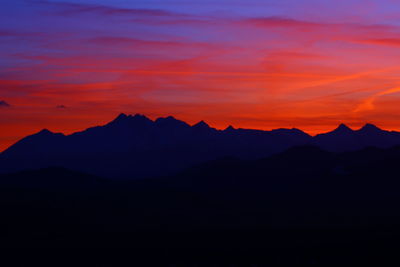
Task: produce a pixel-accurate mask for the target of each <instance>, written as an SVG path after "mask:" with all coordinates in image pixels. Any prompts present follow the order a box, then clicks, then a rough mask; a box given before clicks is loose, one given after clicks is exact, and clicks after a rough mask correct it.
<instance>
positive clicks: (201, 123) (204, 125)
mask: <svg viewBox="0 0 400 267" xmlns="http://www.w3.org/2000/svg"><path fill="white" fill-rule="evenodd" d="M193 127H194V128H200V129H209V128H210V126H209V125H208V124H207V123H206V122H205V121H203V120H201V121H199V122H198V123H196V124H195V125H193Z"/></svg>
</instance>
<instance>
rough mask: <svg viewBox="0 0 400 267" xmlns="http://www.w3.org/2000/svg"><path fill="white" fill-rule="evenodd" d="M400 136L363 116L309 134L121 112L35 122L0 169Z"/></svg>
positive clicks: (148, 171) (152, 171)
mask: <svg viewBox="0 0 400 267" xmlns="http://www.w3.org/2000/svg"><path fill="white" fill-rule="evenodd" d="M398 144H400V133H398V132H389V131H385V130H381V129H379V128H378V127H376V126H374V125H372V124H366V125H365V126H364V127H362V128H361V129H359V130H352V129H350V128H349V127H347V126H346V125H344V124H341V125H340V126H339V127H338V128H337V129H335V130H333V131H331V132H328V133H324V134H319V135H317V136H315V137H312V136H310V135H308V134H306V133H304V132H303V131H301V130H299V129H295V128H293V129H276V130H272V131H262V130H252V129H241V128H239V129H235V128H233V127H232V126H229V127H227V128H226V129H225V130H217V129H215V128H212V127H210V126H209V125H208V124H207V123H206V122H204V121H200V122H198V123H196V124H194V125H192V126H191V125H189V124H187V123H186V122H184V121H181V120H178V119H176V118H174V117H172V116H168V117H162V118H158V119H156V120H154V121H153V120H151V119H149V118H147V117H146V116H144V115H141V114H136V115H126V114H123V113H122V114H120V115H119V116H117V117H116V118H115V119H114V120H113V121H111V122H109V123H107V124H105V125H103V126H96V127H92V128H88V129H86V130H84V131H81V132H77V133H73V134H71V135H64V134H61V133H53V132H51V131H49V130H46V129H45V130H42V131H40V132H38V133H36V134H34V135H31V136H28V137H25V138H23V139H21V140H20V141H18V142H17V143H15V144H14V145H12V146H11V147H9V148H8V149H7V150H5V151H4V152H3V153H1V154H0V172H1V173H7V172H13V171H20V170H25V169H38V168H46V167H53V166H56V167H64V168H68V169H72V170H77V171H82V172H86V173H90V174H93V175H99V176H104V177H113V178H124V179H125V178H126V179H136V178H146V177H154V176H160V175H169V174H173V173H176V172H178V171H180V170H183V169H185V168H188V167H191V166H194V165H197V164H200V163H203V162H206V161H210V160H216V159H219V158H226V157H236V158H240V159H257V158H263V157H267V156H270V155H273V154H276V153H280V152H283V151H285V150H287V149H288V148H291V147H295V146H303V145H315V146H317V147H320V148H321V149H324V150H327V151H334V152H343V151H354V150H359V149H362V148H366V147H370V146H374V147H379V148H387V147H391V146H394V145H398Z"/></svg>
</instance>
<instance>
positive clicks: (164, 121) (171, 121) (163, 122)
mask: <svg viewBox="0 0 400 267" xmlns="http://www.w3.org/2000/svg"><path fill="white" fill-rule="evenodd" d="M155 123H156V124H157V125H160V126H163V127H190V126H189V124H187V123H186V122H184V121H181V120H178V119H176V118H175V117H173V116H168V117H160V118H157V119H156V120H155Z"/></svg>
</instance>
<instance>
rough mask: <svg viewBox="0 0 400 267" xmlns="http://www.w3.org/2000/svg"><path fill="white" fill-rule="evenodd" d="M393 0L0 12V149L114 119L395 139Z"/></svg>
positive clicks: (397, 25)
mask: <svg viewBox="0 0 400 267" xmlns="http://www.w3.org/2000/svg"><path fill="white" fill-rule="evenodd" d="M399 14H400V1H396V0H335V1H332V0H213V1H211V0H201V1H200V0H129V1H128V0H80V1H78V0H13V1H11V0H10V1H1V3H0V58H1V60H0V151H1V150H4V149H6V148H7V147H8V146H10V145H11V144H13V143H14V142H16V141H17V140H19V139H20V138H22V137H24V136H26V135H28V134H32V133H35V132H37V131H39V130H41V129H43V128H47V129H50V130H52V131H55V132H63V133H66V134H68V133H72V132H75V131H80V130H83V129H85V128H87V127H90V126H94V125H100V124H104V123H107V122H108V121H110V120H112V119H113V118H115V117H116V116H117V115H118V114H119V113H121V112H124V113H128V114H136V113H140V114H144V115H146V116H148V117H149V118H152V119H155V118H157V117H161V116H168V115H172V116H175V117H176V118H178V119H182V120H185V121H187V122H188V123H196V122H198V121H200V120H205V121H206V122H208V123H209V124H210V125H211V126H214V127H216V128H219V129H223V128H225V127H227V126H228V125H233V126H234V127H237V128H239V127H242V128H257V129H265V130H270V129H274V128H292V127H296V128H300V129H302V130H304V131H306V132H308V133H310V134H316V133H319V132H324V131H329V130H331V129H333V128H335V127H336V126H337V125H338V124H339V123H346V124H347V125H349V126H351V127H353V128H357V127H361V126H362V125H363V124H365V123H367V122H368V123H374V124H376V125H378V126H380V127H382V128H385V129H391V130H400V109H399V108H398V105H399V104H400V75H399V74H400V63H399V62H400V15H399Z"/></svg>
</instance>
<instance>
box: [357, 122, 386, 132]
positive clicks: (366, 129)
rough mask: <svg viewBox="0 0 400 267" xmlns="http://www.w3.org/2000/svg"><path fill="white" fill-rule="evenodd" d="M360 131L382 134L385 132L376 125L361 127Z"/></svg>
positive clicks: (369, 124) (368, 124)
mask: <svg viewBox="0 0 400 267" xmlns="http://www.w3.org/2000/svg"><path fill="white" fill-rule="evenodd" d="M359 131H360V132H381V131H383V130H382V129H380V128H379V127H377V126H376V125H374V124H371V123H367V124H365V125H364V126H363V127H361V128H360V130H359Z"/></svg>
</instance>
